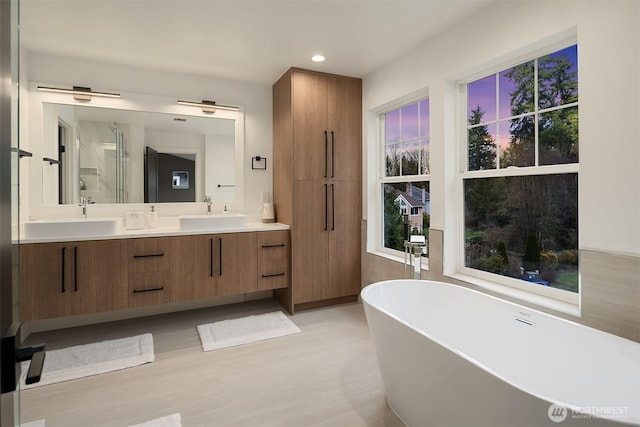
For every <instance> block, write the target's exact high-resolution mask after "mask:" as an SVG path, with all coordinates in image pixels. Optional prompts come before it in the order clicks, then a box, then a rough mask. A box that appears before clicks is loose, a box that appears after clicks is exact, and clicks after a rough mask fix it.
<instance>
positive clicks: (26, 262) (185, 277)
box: [20, 230, 290, 321]
mask: <svg viewBox="0 0 640 427" xmlns="http://www.w3.org/2000/svg"><path fill="white" fill-rule="evenodd" d="M289 247H290V244H289V231H288V230H272V231H247V232H229V233H218V234H198V235H172V236H164V237H138V238H118V239H109V240H90V241H74V242H52V243H26V244H22V245H21V246H20V286H21V289H20V296H21V301H20V309H21V317H22V319H23V320H24V321H31V320H41V319H51V318H57V317H65V316H74V315H80V314H92V313H98V312H105V311H112V310H120V309H125V308H134V307H144V306H150V305H157V304H166V303H170V302H179V301H188V300H197V299H204V298H212V297H220V296H229V295H240V294H246V293H251V292H257V291H263V290H270V289H279V288H287V287H289V285H290V280H289V278H290V273H289V258H290V250H289Z"/></svg>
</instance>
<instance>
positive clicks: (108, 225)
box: [24, 218, 121, 239]
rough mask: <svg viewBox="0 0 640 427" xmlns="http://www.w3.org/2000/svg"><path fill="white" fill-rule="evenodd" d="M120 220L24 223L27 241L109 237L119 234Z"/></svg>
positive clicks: (60, 220) (57, 220)
mask: <svg viewBox="0 0 640 427" xmlns="http://www.w3.org/2000/svg"><path fill="white" fill-rule="evenodd" d="M120 221H121V220H120V218H72V219H41V220H36V221H29V222H25V223H24V236H25V238H27V239H46V238H55V237H88V236H109V235H113V234H116V233H117V232H118V229H119V227H118V224H119V222H120Z"/></svg>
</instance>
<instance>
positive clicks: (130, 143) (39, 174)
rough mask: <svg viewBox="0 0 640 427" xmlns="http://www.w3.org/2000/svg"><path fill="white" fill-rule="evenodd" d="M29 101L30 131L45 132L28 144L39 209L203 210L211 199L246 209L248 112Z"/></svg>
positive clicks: (161, 104) (160, 101) (164, 102)
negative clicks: (190, 206)
mask: <svg viewBox="0 0 640 427" xmlns="http://www.w3.org/2000/svg"><path fill="white" fill-rule="evenodd" d="M30 94H31V95H32V96H31V97H30V105H31V109H30V112H32V113H34V116H38V117H39V119H38V118H37V117H34V118H36V120H34V121H31V123H32V125H31V129H32V131H35V130H36V129H34V126H35V125H34V123H38V124H39V127H40V128H39V129H37V132H36V133H35V134H34V135H32V137H31V138H30V141H32V143H33V144H32V145H33V147H32V149H33V151H34V157H36V156H35V155H36V154H39V156H37V157H36V159H37V158H38V157H40V158H41V159H42V162H41V163H42V164H41V165H39V164H36V163H33V164H32V168H33V169H32V174H31V180H32V182H31V185H30V187H31V189H32V190H34V187H40V189H41V191H35V192H33V194H32V201H33V202H36V203H35V204H36V205H39V204H41V205H42V206H43V208H44V209H46V206H51V205H66V204H75V205H77V204H78V203H80V202H81V201H82V200H85V201H87V203H90V204H122V203H174V202H201V201H203V200H204V198H205V196H211V197H212V198H213V200H214V202H220V203H228V204H230V205H234V206H236V207H237V206H238V202H240V203H241V202H242V199H243V193H242V189H243V188H242V181H243V176H244V175H243V174H244V172H243V170H242V154H243V145H244V134H243V118H244V116H243V113H242V112H235V111H222V110H217V111H216V112H215V113H214V114H206V113H202V112H201V111H200V110H198V108H194V107H185V106H179V105H175V100H168V99H164V98H159V97H149V96H145V97H143V98H144V101H143V102H141V101H138V102H131V101H130V100H129V99H125V95H124V94H123V97H122V99H99V98H94V99H92V100H91V101H90V102H82V101H75V100H73V99H72V98H71V97H70V96H68V95H64V94H55V93H41V92H39V91H37V90H36V91H31V92H30ZM127 98H129V97H127ZM33 101H35V103H31V102H33ZM149 101H152V102H149ZM38 184H39V185H38ZM38 194H39V195H38ZM38 197H39V198H40V203H37V202H38V200H34V198H36V199H37V198H38Z"/></svg>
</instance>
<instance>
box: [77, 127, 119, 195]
mask: <svg viewBox="0 0 640 427" xmlns="http://www.w3.org/2000/svg"><path fill="white" fill-rule="evenodd" d="M127 127H128V126H127V125H119V124H118V123H104V122H93V121H84V120H81V121H80V122H79V124H78V147H79V154H80V155H79V189H80V191H79V197H84V198H85V199H86V200H87V201H88V202H89V203H127V202H128V192H127V177H128V175H129V171H128V163H129V162H128V153H127V144H126V141H127V133H128V129H127Z"/></svg>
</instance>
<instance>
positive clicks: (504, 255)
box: [461, 45, 579, 293]
mask: <svg viewBox="0 0 640 427" xmlns="http://www.w3.org/2000/svg"><path fill="white" fill-rule="evenodd" d="M463 86H464V89H466V100H467V108H466V120H465V122H466V138H465V144H464V146H463V150H462V151H463V152H464V153H466V156H465V159H464V161H465V163H466V167H465V168H463V169H464V170H465V172H462V173H461V178H462V199H463V203H464V214H463V218H464V223H463V224H461V228H462V229H463V230H464V234H463V236H464V237H463V238H464V245H463V247H462V251H461V253H462V254H463V259H461V264H462V265H463V271H464V272H465V273H468V274H471V275H477V276H481V277H487V276H486V273H490V274H491V275H492V276H491V278H492V279H491V280H495V281H498V282H501V283H505V284H511V285H521V284H523V283H524V282H527V283H528V284H533V285H536V286H544V287H553V288H557V289H562V290H565V291H569V292H573V293H577V292H578V281H579V272H578V160H579V144H578V63H577V45H573V46H569V47H567V48H564V49H561V50H558V51H555V52H553V53H550V54H547V55H544V56H541V57H538V58H534V59H532V60H530V61H527V62H524V63H521V64H517V65H515V66H513V67H511V68H507V69H503V70H500V71H499V72H496V73H494V74H491V75H488V76H485V77H483V78H480V79H477V80H474V81H471V82H468V83H466V84H465V85H463ZM480 272H481V273H480ZM495 275H498V276H502V277H503V278H507V280H506V281H503V280H502V279H497V277H498V276H495ZM516 279H517V280H516Z"/></svg>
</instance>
